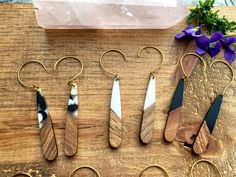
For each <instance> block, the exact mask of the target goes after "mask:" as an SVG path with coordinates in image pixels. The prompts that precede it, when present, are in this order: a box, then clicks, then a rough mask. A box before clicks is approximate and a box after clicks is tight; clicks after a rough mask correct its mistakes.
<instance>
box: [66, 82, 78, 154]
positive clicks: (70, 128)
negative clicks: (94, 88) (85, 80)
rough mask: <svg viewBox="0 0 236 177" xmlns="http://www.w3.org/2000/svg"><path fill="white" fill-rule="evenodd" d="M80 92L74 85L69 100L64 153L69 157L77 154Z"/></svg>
mask: <svg viewBox="0 0 236 177" xmlns="http://www.w3.org/2000/svg"><path fill="white" fill-rule="evenodd" d="M77 119H78V91H77V85H76V84H75V83H73V85H72V86H71V93H70V96H69V100H68V108H67V116H66V124H65V144H64V151H65V154H66V155H67V156H73V155H74V154H76V152H77V146H78V126H77Z"/></svg>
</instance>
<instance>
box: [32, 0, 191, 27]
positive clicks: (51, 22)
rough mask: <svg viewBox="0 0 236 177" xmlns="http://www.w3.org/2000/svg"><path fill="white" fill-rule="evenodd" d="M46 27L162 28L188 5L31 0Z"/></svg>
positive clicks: (144, 0)
mask: <svg viewBox="0 0 236 177" xmlns="http://www.w3.org/2000/svg"><path fill="white" fill-rule="evenodd" d="M33 4H34V7H35V14H36V19H37V23H38V25H39V26H41V27H43V28H46V29H83V28H85V29H89V28H96V29H165V28H169V27H171V26H174V25H175V24H177V23H178V22H179V21H180V20H182V19H183V18H184V17H185V16H186V15H187V14H188V9H187V8H186V6H184V5H183V2H182V1H181V0H33Z"/></svg>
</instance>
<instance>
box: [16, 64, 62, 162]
mask: <svg viewBox="0 0 236 177" xmlns="http://www.w3.org/2000/svg"><path fill="white" fill-rule="evenodd" d="M29 63H37V64H40V65H41V66H43V68H44V70H45V71H47V70H46V68H45V66H44V65H43V64H42V63H41V62H40V61H38V60H31V61H29V62H26V63H25V64H23V65H22V66H21V67H20V69H19V70H18V73H17V78H18V81H19V83H20V84H21V85H22V86H24V87H26V88H32V89H34V90H35V91H36V97H37V108H38V124H39V129H40V138H41V143H42V150H43V154H44V157H45V158H46V159H47V160H49V161H52V160H54V159H56V157H57V155H58V150H57V143H56V138H55V133H54V130H53V125H52V120H51V116H50V114H49V111H48V106H47V103H46V100H45V97H44V95H43V92H42V89H41V88H40V87H39V86H36V85H33V86H28V85H25V84H24V83H23V82H22V80H21V78H20V72H21V70H22V69H23V67H24V66H25V65H27V64H29Z"/></svg>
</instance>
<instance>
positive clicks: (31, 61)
mask: <svg viewBox="0 0 236 177" xmlns="http://www.w3.org/2000/svg"><path fill="white" fill-rule="evenodd" d="M29 63H38V64H40V65H41V66H42V67H43V69H44V70H45V71H47V69H46V67H45V66H44V64H43V63H42V62H40V61H38V60H30V61H28V62H26V63H24V64H23V65H22V66H21V67H20V68H19V70H18V72H17V79H18V81H19V83H20V84H21V85H22V86H23V87H27V88H34V89H36V90H37V89H38V88H39V87H38V86H36V85H32V86H28V85H26V84H24V83H23V82H22V80H21V75H20V73H21V71H22V69H23V68H24V67H25V66H26V65H27V64H29Z"/></svg>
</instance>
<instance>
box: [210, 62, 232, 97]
mask: <svg viewBox="0 0 236 177" xmlns="http://www.w3.org/2000/svg"><path fill="white" fill-rule="evenodd" d="M216 62H221V63H224V64H225V65H227V66H228V67H229V69H230V70H231V73H232V78H231V81H230V82H229V84H228V85H227V86H226V87H225V88H224V90H223V92H222V95H224V94H225V92H226V90H227V89H228V87H229V86H230V85H231V84H232V82H233V81H234V70H233V68H232V66H230V65H229V64H228V63H227V62H226V61H223V60H214V61H213V62H212V63H211V64H210V68H211V67H212V65H213V64H214V63H216Z"/></svg>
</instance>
